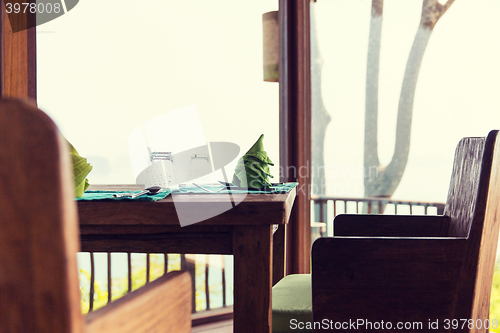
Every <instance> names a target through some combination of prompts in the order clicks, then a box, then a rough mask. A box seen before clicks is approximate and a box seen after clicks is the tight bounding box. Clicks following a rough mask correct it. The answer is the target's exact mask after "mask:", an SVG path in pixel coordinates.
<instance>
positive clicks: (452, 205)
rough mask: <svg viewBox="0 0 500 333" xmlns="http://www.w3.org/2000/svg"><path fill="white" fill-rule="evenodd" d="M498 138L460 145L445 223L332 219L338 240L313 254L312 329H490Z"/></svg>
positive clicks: (323, 241) (499, 210) (436, 219)
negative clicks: (315, 324)
mask: <svg viewBox="0 0 500 333" xmlns="http://www.w3.org/2000/svg"><path fill="white" fill-rule="evenodd" d="M497 136H498V131H492V132H490V133H489V135H488V136H487V137H486V138H464V139H463V140H461V141H460V143H459V144H458V147H457V149H456V153H455V162H454V165H453V172H452V178H451V183H450V189H449V194H448V199H447V203H446V207H445V210H444V215H443V216H402V215H395V216H390V215H360V214H357V215H341V216H338V217H337V218H336V219H335V220H334V237H331V238H320V239H318V240H317V241H316V242H315V243H314V245H313V249H312V306H313V321H314V322H320V323H324V322H322V321H323V320H327V321H328V323H330V324H329V325H333V326H335V325H337V327H340V328H342V330H343V331H344V330H345V328H346V327H347V328H348V329H347V331H349V329H352V328H356V331H362V332H363V331H364V332H368V331H377V332H384V331H386V332H388V331H394V330H396V329H397V325H403V326H404V325H407V326H408V325H415V326H413V327H412V329H410V330H409V331H431V332H448V331H453V332H466V331H470V332H486V331H487V330H486V329H485V326H487V325H488V320H487V319H488V317H489V303H490V302H489V300H490V293H491V284H492V278H493V270H494V264H495V257H496V250H497V242H498V232H499V222H500V140H497ZM454 319H456V320H458V327H453V326H454V324H457V321H455V322H453V321H452V320H454ZM465 319H467V320H469V321H467V322H466V323H465V325H464V320H465ZM330 320H331V321H332V322H330ZM357 320H360V321H359V322H358V321H357ZM353 321H354V322H355V323H356V324H355V325H354V326H353V325H352V324H351V323H352V322H353ZM345 323H349V324H351V326H346V324H345ZM370 323H371V324H370ZM398 323H400V324H398ZM419 323H420V324H419ZM358 324H359V325H358ZM384 324H385V326H384ZM342 325H344V326H342ZM419 325H421V327H419ZM436 325H437V326H436ZM389 326H392V327H389ZM330 327H331V326H330ZM323 328H325V326H323ZM384 328H385V329H384ZM389 328H392V329H389ZM406 328H407V327H406ZM455 328H456V329H455ZM314 331H321V329H315V330H314Z"/></svg>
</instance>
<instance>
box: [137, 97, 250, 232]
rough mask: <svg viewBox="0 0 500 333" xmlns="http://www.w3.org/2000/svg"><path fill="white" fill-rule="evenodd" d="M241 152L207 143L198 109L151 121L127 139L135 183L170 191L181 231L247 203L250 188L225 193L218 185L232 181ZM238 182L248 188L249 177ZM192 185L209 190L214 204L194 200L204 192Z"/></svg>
mask: <svg viewBox="0 0 500 333" xmlns="http://www.w3.org/2000/svg"><path fill="white" fill-rule="evenodd" d="M239 153H240V147H239V146H238V145H237V144H235V143H232V142H223V141H219V142H213V141H212V142H210V141H207V140H206V138H205V135H204V133H203V126H202V124H201V121H200V118H199V116H198V112H197V110H196V106H195V105H188V106H185V107H182V108H179V109H176V110H173V111H169V112H166V113H163V114H161V115H159V116H156V117H154V118H152V119H149V120H147V121H145V122H143V123H142V124H140V125H139V126H138V127H137V128H135V129H134V130H132V132H131V133H130V135H129V156H130V162H131V166H132V172H133V174H134V177H135V182H136V184H141V185H144V186H145V187H150V186H161V187H162V188H169V189H170V190H172V193H171V196H172V200H173V202H174V205H175V210H176V212H177V217H178V219H179V223H180V225H181V226H182V227H184V226H188V225H191V224H194V223H198V222H201V221H205V220H208V219H210V218H212V217H214V216H217V215H220V214H222V213H224V212H226V211H228V210H230V209H233V208H235V207H236V206H237V205H238V204H239V203H240V202H241V201H243V200H244V199H245V197H246V196H247V195H248V193H247V192H248V191H246V189H244V188H239V189H233V190H232V191H227V190H222V189H223V186H222V185H221V184H220V183H219V181H223V182H225V183H229V182H231V180H232V177H233V170H234V166H233V164H234V165H236V164H235V163H236V162H237V157H238V155H239ZM241 177H243V179H241ZM239 178H240V180H242V182H243V183H244V184H246V183H247V182H246V175H245V174H243V175H241V176H239ZM194 184H196V185H200V186H201V187H203V188H205V189H207V187H206V186H208V187H209V188H210V189H211V190H209V191H213V192H215V193H213V194H210V197H211V198H210V201H206V200H205V201H204V200H192V199H193V197H198V198H200V196H199V195H197V194H194V193H193V192H198V193H200V191H201V192H203V190H202V189H200V188H199V187H198V186H195V185H194ZM214 184H218V185H215V186H214ZM188 193H191V195H186V194H188ZM205 194H209V193H205Z"/></svg>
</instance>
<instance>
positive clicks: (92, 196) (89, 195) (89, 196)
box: [76, 183, 299, 201]
mask: <svg viewBox="0 0 500 333" xmlns="http://www.w3.org/2000/svg"><path fill="white" fill-rule="evenodd" d="M297 185H299V183H284V184H280V185H276V186H273V187H271V188H270V190H269V191H258V190H248V191H246V190H228V189H224V190H221V191H219V190H220V189H221V188H222V185H215V184H214V185H202V186H203V187H204V188H206V189H208V190H210V191H214V192H216V193H210V192H206V191H204V190H202V189H201V188H199V187H196V186H194V185H189V186H182V187H181V188H180V189H179V190H177V189H176V190H170V189H164V190H162V191H161V192H158V193H156V194H153V195H142V196H140V197H137V198H126V197H125V198H115V197H113V194H119V193H131V192H130V191H86V192H85V193H83V197H81V198H76V200H77V201H91V200H116V201H119V200H128V201H157V200H161V199H164V198H166V197H167V196H168V195H169V194H171V193H175V194H189V193H193V194H217V193H220V194H224V193H225V194H227V193H234V194H237V193H248V194H261V193H262V194H280V193H288V192H290V191H291V190H292V189H293V188H294V187H296V186H297ZM132 192H133V193H138V192H140V191H132Z"/></svg>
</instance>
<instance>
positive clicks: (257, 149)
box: [232, 134, 274, 189]
mask: <svg viewBox="0 0 500 333" xmlns="http://www.w3.org/2000/svg"><path fill="white" fill-rule="evenodd" d="M270 165H274V164H273V162H272V161H271V159H270V158H269V157H268V156H267V152H266V151H265V150H264V134H261V136H260V137H259V139H258V140H257V142H255V143H254V144H253V146H252V148H250V149H249V150H248V151H247V152H246V154H245V155H243V156H242V157H241V158H240V159H239V160H238V164H237V165H236V168H235V170H234V176H233V181H232V183H233V184H234V185H236V186H239V187H248V188H252V189H262V188H267V187H270V186H271V183H270V182H269V177H271V178H273V176H271V174H270V173H269V166H270Z"/></svg>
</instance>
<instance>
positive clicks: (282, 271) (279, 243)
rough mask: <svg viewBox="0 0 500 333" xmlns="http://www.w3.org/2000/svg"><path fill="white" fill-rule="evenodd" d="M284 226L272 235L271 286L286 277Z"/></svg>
mask: <svg viewBox="0 0 500 333" xmlns="http://www.w3.org/2000/svg"><path fill="white" fill-rule="evenodd" d="M285 249H286V224H282V225H280V226H279V228H278V230H276V232H275V233H274V235H273V286H274V285H275V284H276V283H278V282H279V281H280V280H281V279H282V278H283V277H284V276H285V275H286V250H285Z"/></svg>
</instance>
